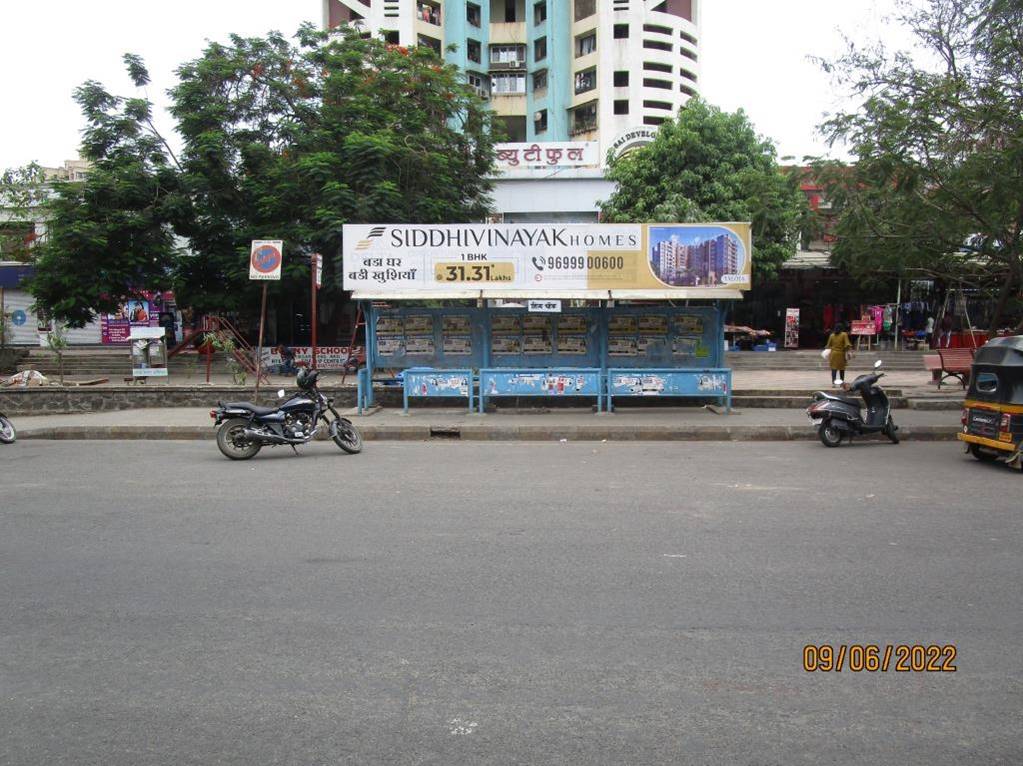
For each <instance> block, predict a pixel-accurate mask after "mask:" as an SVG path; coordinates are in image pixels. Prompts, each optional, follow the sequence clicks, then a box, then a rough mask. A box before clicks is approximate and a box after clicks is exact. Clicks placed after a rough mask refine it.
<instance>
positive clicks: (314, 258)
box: [309, 255, 320, 370]
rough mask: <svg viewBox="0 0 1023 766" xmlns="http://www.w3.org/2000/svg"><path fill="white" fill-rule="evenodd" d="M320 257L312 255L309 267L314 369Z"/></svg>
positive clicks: (314, 366) (314, 367) (314, 365)
mask: <svg viewBox="0 0 1023 766" xmlns="http://www.w3.org/2000/svg"><path fill="white" fill-rule="evenodd" d="M319 257H320V256H318V255H313V256H312V257H311V259H310V266H311V267H312V268H310V269H309V273H310V275H311V276H312V293H311V295H312V301H313V305H312V311H311V312H310V319H311V320H312V328H311V329H312V342H313V369H314V370H315V369H316V273H317V271H319V268H318V267H319V263H317V259H318V258H319Z"/></svg>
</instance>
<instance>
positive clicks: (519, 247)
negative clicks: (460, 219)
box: [344, 223, 752, 296]
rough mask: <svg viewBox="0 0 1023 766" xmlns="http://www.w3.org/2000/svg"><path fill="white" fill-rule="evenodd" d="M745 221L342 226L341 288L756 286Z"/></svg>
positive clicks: (685, 288)
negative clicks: (342, 283) (342, 284)
mask: <svg viewBox="0 0 1023 766" xmlns="http://www.w3.org/2000/svg"><path fill="white" fill-rule="evenodd" d="M751 253H752V244H751V239H750V225H749V224H748V223H701V224H444V225H432V224H403V225H393V226H392V225H383V224H380V225H361V224H360V225H346V226H345V227H344V289H345V290H361V291H378V292H379V291H384V290H385V291H387V292H388V293H400V292H402V291H408V292H410V293H419V294H421V293H424V292H427V293H428V292H430V291H434V292H438V293H441V292H443V293H446V294H450V293H451V292H452V291H454V292H464V293H465V295H466V296H471V295H472V294H474V293H476V292H478V291H479V290H481V289H487V290H489V291H495V290H509V291H521V290H537V291H545V292H550V291H553V290H587V289H600V290H632V291H634V290H640V291H642V290H656V291H657V292H659V293H661V292H663V291H664V290H665V289H668V290H671V289H672V288H678V289H679V290H680V292H682V291H685V292H687V293H690V292H692V290H693V288H720V287H727V288H732V289H737V290H749V289H750V260H751V258H750V256H751Z"/></svg>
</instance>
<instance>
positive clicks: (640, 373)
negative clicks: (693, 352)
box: [607, 367, 732, 414]
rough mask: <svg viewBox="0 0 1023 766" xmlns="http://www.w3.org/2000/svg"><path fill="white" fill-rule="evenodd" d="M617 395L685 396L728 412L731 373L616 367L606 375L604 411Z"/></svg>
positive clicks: (730, 402)
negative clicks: (713, 401) (709, 400)
mask: <svg viewBox="0 0 1023 766" xmlns="http://www.w3.org/2000/svg"><path fill="white" fill-rule="evenodd" d="M619 396H688V397H701V398H713V399H717V400H718V402H719V403H721V404H722V405H724V406H725V411H726V412H727V413H729V414H730V413H731V412H732V371H731V370H730V369H728V368H705V369H679V368H668V367H655V368H617V369H611V370H608V372H607V409H608V412H612V411H613V410H614V399H615V397H619Z"/></svg>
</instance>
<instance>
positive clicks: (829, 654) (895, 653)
mask: <svg viewBox="0 0 1023 766" xmlns="http://www.w3.org/2000/svg"><path fill="white" fill-rule="evenodd" d="M956 654H957V652H956V647H955V645H954V644H940V645H939V644H883V645H882V644H807V645H806V646H804V647H803V670H805V671H806V672H808V673H816V672H821V673H830V672H835V673H841V672H842V671H843V670H845V671H849V672H851V673H887V672H888V671H895V672H896V673H955V671H956V666H955V659H956Z"/></svg>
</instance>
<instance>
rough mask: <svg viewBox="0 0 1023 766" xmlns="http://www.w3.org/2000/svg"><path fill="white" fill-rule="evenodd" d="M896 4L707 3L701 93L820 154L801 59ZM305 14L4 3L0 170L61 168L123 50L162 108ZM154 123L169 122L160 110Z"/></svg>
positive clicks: (216, 2) (135, 3) (257, 8)
mask: <svg viewBox="0 0 1023 766" xmlns="http://www.w3.org/2000/svg"><path fill="white" fill-rule="evenodd" d="M552 1H553V2H567V0H552ZM602 2H603V0H602ZM891 5H892V3H891V0H842V2H837V1H836V0H831V1H829V2H820V3H815V4H808V3H806V2H805V0H773V2H762V1H761V0H703V2H702V7H703V33H702V39H701V41H700V53H701V63H702V66H703V72H702V87H701V90H702V92H703V95H704V96H705V97H706V98H707V99H708V100H709V101H710V102H712V103H714V104H717V105H718V106H720V107H722V108H725V109H728V110H734V109H738V108H740V107H741V108H743V109H745V110H746V111H747V113H748V114H749V115H750V117H751V118H752V120H753V123H754V125H756V127H757V130H758V131H759V132H760V133H761V134H763V135H764V136H767V137H768V138H771V139H773V140H774V141H775V143H776V144H777V146H778V152H779V155H781V156H786V155H789V156H793V157H796V158H797V159H799V158H802V157H803V156H804V155H808V154H820V153H824V152H825V151H826V148H825V147H824V146H823V144H822V143H821V141H820V138H819V136H818V135H817V133H816V125H817V124H818V123H819V122H820V118H821V115H822V114H823V113H824V112H828V111H831V110H834V109H835V108H836V106H837V105H838V104H839V102H838V101H837V100H836V94H835V93H834V92H833V90H832V88H831V87H830V85H829V82H828V80H827V78H826V77H825V76H824V75H823V74H822V73H821V72H820V71H819V69H818V67H817V66H816V65H815V64H813V63H812V62H810V61H809V60H808V56H811V55H816V56H824V57H828V56H831V55H833V54H834V53H836V52H837V51H838V50H839V49H840V47H841V36H840V34H839V31H840V30H842V31H845V32H847V33H849V34H850V35H852V36H854V37H855V38H857V39H864V38H865V37H867V36H878V35H881V36H889V37H890V35H891V34H892V30H891V28H890V27H889V26H886V25H885V24H884V17H885V16H886V14H888V13H889V12H890V8H891ZM307 20H308V21H313V22H315V23H319V22H320V2H319V0H276V1H274V0H245V2H240V1H235V0H203V1H202V2H200V1H199V0H175V2H166V3H152V2H139V0H92V1H91V2H81V0H51V1H50V2H45V3H44V2H39V1H38V0H36V1H35V2H25V1H23V0H2V2H0V73H2V75H0V95H2V101H0V104H2V106H0V168H4V167H13V166H16V165H23V164H25V163H27V162H29V161H32V160H35V161H38V162H40V163H41V164H43V165H50V166H58V165H60V164H61V163H62V162H63V161H64V160H65V159H71V158H73V157H76V156H77V152H78V143H79V130H80V129H81V127H82V120H81V115H80V114H79V111H78V107H77V106H76V105H75V104H74V102H73V101H72V100H71V92H72V90H73V89H74V88H75V86H77V85H79V84H80V83H82V82H83V81H84V80H87V79H94V80H99V81H100V82H102V83H104V84H105V85H106V86H107V87H108V88H110V89H111V90H113V91H114V92H117V93H120V94H127V95H134V88H133V87H132V86H131V83H130V82H129V81H128V79H127V77H126V76H125V74H124V72H123V68H122V66H121V61H120V57H121V54H122V53H124V52H128V51H130V52H135V53H139V54H142V55H143V56H144V57H145V59H146V62H147V64H148V65H149V69H150V74H151V75H152V78H153V83H152V85H151V86H150V88H149V95H150V97H151V98H152V99H153V100H154V101H156V102H157V104H158V105H161V104H166V101H167V100H166V98H165V96H164V94H163V90H164V89H165V88H167V87H169V86H170V85H172V84H173V82H174V79H173V78H174V74H173V70H174V68H175V67H176V66H177V65H178V64H180V63H181V62H182V61H186V60H188V59H190V58H194V57H196V56H198V55H199V53H200V52H201V50H202V48H203V46H204V44H205V41H206V40H224V39H225V38H226V36H227V35H228V34H230V33H232V32H236V33H238V34H241V35H258V34H262V33H264V32H266V31H267V30H270V29H277V30H280V31H282V32H285V33H293V32H294V30H295V29H297V28H298V25H299V24H300V23H302V22H303V21H307ZM158 124H159V125H160V127H161V128H168V129H170V128H172V123H171V121H170V119H169V118H168V117H167V116H166V115H163V116H162V117H161V119H160V120H159V121H158Z"/></svg>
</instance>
